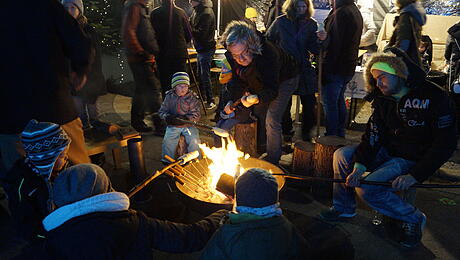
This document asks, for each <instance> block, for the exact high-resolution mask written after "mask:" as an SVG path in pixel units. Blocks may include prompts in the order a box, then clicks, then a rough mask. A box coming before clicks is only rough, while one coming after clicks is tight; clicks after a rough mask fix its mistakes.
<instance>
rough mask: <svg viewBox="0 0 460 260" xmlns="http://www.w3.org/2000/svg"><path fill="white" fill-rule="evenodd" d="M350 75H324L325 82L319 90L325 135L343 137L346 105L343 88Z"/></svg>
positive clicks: (350, 77)
mask: <svg viewBox="0 0 460 260" xmlns="http://www.w3.org/2000/svg"><path fill="white" fill-rule="evenodd" d="M352 78H353V77H352V76H347V77H345V76H340V75H332V74H327V75H325V79H326V80H325V82H326V83H325V84H324V86H323V87H322V90H321V99H322V102H323V108H324V114H325V115H326V135H336V136H341V137H345V122H346V120H347V107H346V106H345V97H344V95H343V94H344V93H345V89H346V86H347V83H348V82H349V81H350V80H351V79H352Z"/></svg>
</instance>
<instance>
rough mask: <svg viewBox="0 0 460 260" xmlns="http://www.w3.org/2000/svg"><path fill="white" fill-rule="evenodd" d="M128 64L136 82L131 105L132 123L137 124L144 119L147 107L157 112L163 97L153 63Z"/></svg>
mask: <svg viewBox="0 0 460 260" xmlns="http://www.w3.org/2000/svg"><path fill="white" fill-rule="evenodd" d="M128 64H129V67H130V69H131V72H132V73H133V77H134V82H135V84H136V89H135V91H134V97H133V100H132V107H131V124H137V123H140V122H142V121H143V120H144V114H145V111H146V110H147V108H148V109H149V110H150V111H151V112H154V113H155V112H157V111H158V109H160V106H161V103H162V101H163V99H162V96H161V92H160V86H159V82H158V79H157V77H156V75H155V72H154V71H153V70H152V63H146V62H129V63H128Z"/></svg>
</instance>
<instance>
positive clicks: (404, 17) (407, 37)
mask: <svg viewBox="0 0 460 260" xmlns="http://www.w3.org/2000/svg"><path fill="white" fill-rule="evenodd" d="M396 6H397V7H398V13H399V16H397V17H396V18H395V22H396V24H395V29H394V31H393V35H392V36H391V38H390V42H389V43H388V45H389V46H393V47H398V48H400V49H402V50H403V51H405V52H406V53H407V55H409V57H410V58H411V59H412V60H413V61H414V62H415V63H416V64H417V65H419V66H421V64H422V60H421V57H420V53H419V51H418V47H419V45H420V40H421V38H422V26H423V25H425V24H426V13H425V9H423V6H422V5H421V4H420V2H419V1H417V0H397V1H396Z"/></svg>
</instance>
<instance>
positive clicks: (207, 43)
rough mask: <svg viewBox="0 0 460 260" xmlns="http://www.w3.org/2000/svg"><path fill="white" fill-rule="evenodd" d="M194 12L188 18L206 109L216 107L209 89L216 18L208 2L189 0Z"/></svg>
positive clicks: (214, 46)
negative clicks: (206, 103) (206, 104)
mask: <svg viewBox="0 0 460 260" xmlns="http://www.w3.org/2000/svg"><path fill="white" fill-rule="evenodd" d="M190 4H191V5H192V7H193V9H194V11H193V14H192V16H191V17H190V25H191V27H192V36H193V45H194V46H195V49H196V51H197V53H198V54H197V58H198V74H199V75H200V81H201V82H200V83H201V84H200V89H201V93H205V94H206V100H207V102H208V106H207V108H208V109H212V108H214V107H215V106H216V104H215V103H214V96H213V95H212V88H211V75H210V69H211V62H212V58H213V56H214V52H215V51H216V41H215V40H214V34H215V31H216V18H215V16H214V11H213V10H212V2H211V1H210V0H190Z"/></svg>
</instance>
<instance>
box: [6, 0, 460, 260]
mask: <svg viewBox="0 0 460 260" xmlns="http://www.w3.org/2000/svg"><path fill="white" fill-rule="evenodd" d="M329 1H330V6H331V11H330V13H329V15H328V16H327V18H326V20H325V21H324V24H322V23H320V24H318V23H317V21H316V20H315V19H313V14H314V6H313V3H312V1H311V0H285V1H274V2H273V5H272V7H271V9H270V12H269V14H268V15H267V17H266V19H265V26H266V30H265V31H263V32H262V31H259V30H258V29H257V28H259V27H260V26H259V27H258V26H257V25H255V23H256V22H257V11H256V10H255V9H253V8H252V9H248V10H247V12H246V19H242V20H240V21H232V22H230V23H229V24H228V25H227V26H226V29H225V31H224V32H223V34H222V35H221V37H220V39H219V40H220V43H221V44H222V46H223V48H224V49H226V52H225V57H224V59H223V61H222V72H221V75H220V77H219V81H220V83H222V93H221V94H220V97H219V100H218V102H219V104H217V101H216V97H215V95H214V93H213V88H212V84H211V79H210V68H211V66H212V60H213V57H214V55H215V52H216V46H217V43H218V42H217V41H216V38H215V30H216V17H215V14H214V12H213V10H212V2H211V1H210V0H190V5H191V6H192V8H193V12H192V14H191V16H190V18H189V17H188V16H187V14H186V12H185V11H184V10H183V9H181V8H179V7H177V6H176V5H175V3H174V0H162V1H161V5H160V6H158V7H156V8H153V5H152V2H151V1H149V0H126V1H125V2H124V8H123V13H122V28H121V35H122V40H123V46H124V49H125V54H126V57H127V60H128V64H129V68H130V70H131V72H132V75H133V78H134V82H135V92H134V96H133V98H132V107H131V125H132V127H133V128H134V129H136V130H137V131H138V132H141V133H146V132H152V131H153V133H154V134H155V135H158V136H163V144H162V158H163V159H162V161H163V163H165V164H167V163H170V161H169V160H167V159H166V158H165V157H166V156H169V157H171V158H175V156H176V148H177V145H178V142H179V138H180V136H181V135H182V136H184V137H185V141H186V144H187V150H188V152H192V151H197V150H199V147H198V144H199V143H200V137H199V132H198V129H197V128H196V127H195V126H194V123H195V122H198V121H199V120H200V118H201V108H200V99H203V100H202V102H204V103H205V104H206V106H205V108H204V109H214V108H215V107H216V106H217V110H216V113H217V115H218V116H217V122H216V126H217V127H219V128H221V129H224V130H227V131H230V130H231V129H232V128H233V127H234V126H235V125H236V124H238V123H245V122H249V121H254V120H255V121H257V151H258V153H259V154H263V153H266V157H264V160H266V161H268V162H270V163H272V164H275V165H278V164H279V161H280V158H281V155H282V149H283V138H284V137H283V134H286V133H284V131H283V129H285V127H284V126H285V125H286V124H287V125H291V126H292V119H291V118H290V117H291V114H290V106H291V100H292V96H293V95H294V94H296V95H299V96H300V100H301V103H302V106H303V113H302V130H301V137H302V139H303V140H304V141H307V142H311V141H312V136H311V130H312V128H313V126H314V125H315V123H316V120H318V118H316V117H315V107H316V106H318V105H319V104H317V102H318V101H320V102H321V103H322V106H323V108H324V114H325V129H326V131H325V133H324V135H326V136H338V137H345V134H346V133H345V128H346V117H347V108H346V105H345V97H344V92H345V89H346V86H347V84H348V82H349V81H350V80H351V79H352V77H353V75H354V73H355V67H356V66H357V64H358V51H359V49H360V48H361V49H365V50H367V51H369V52H375V51H376V44H375V35H376V27H375V24H374V23H373V18H372V11H371V10H370V8H369V7H367V6H365V5H364V4H363V3H361V4H360V1H358V3H357V4H356V3H355V2H354V1H353V0H329ZM40 3H41V4H40V5H37V7H36V8H29V7H28V6H27V2H24V1H7V2H5V3H4V5H5V7H6V8H2V9H1V10H0V15H2V17H5V19H8V21H10V22H9V23H8V24H2V25H1V31H2V34H4V35H5V36H6V37H7V38H8V39H9V40H8V41H3V42H2V43H1V46H2V49H6V50H9V51H7V52H5V53H4V60H6V61H8V62H7V63H4V64H3V65H2V66H1V70H0V73H1V74H0V76H1V77H0V82H1V85H2V88H1V90H0V91H1V96H2V97H6V98H4V101H3V102H2V103H1V105H0V106H1V107H0V111H1V112H0V113H1V115H2V119H3V122H2V124H1V126H0V156H1V162H2V164H1V169H0V170H1V171H0V180H1V184H2V187H3V189H4V190H5V192H6V195H7V199H8V202H9V209H10V212H11V214H12V219H13V221H14V224H15V227H16V230H17V234H18V237H19V238H21V239H23V240H25V241H27V242H28V243H29V247H28V248H27V250H25V251H24V252H23V255H21V256H20V257H22V258H24V259H152V257H154V256H153V251H152V249H158V250H161V251H165V252H172V253H186V252H194V251H199V250H202V249H203V252H202V256H201V259H306V258H308V257H309V256H311V255H312V254H313V252H314V248H311V247H310V246H309V243H308V238H305V237H303V236H302V235H301V234H300V233H299V231H298V230H297V229H296V228H295V227H294V225H293V224H292V223H290V222H289V220H288V219H287V218H285V217H284V216H283V211H282V209H281V208H280V204H279V194H278V183H277V181H276V179H275V178H274V177H273V176H272V174H270V173H269V172H267V171H266V170H264V169H259V168H253V169H248V170H247V171H246V172H245V173H243V174H242V175H241V176H240V177H239V178H237V180H236V184H235V194H236V198H235V200H234V210H233V211H232V212H227V211H224V210H222V211H218V212H215V213H214V214H212V215H210V216H208V217H206V218H204V219H203V220H201V221H199V222H197V223H194V224H189V225H185V224H180V223H172V222H168V221H160V220H157V219H153V218H150V217H148V216H146V215H145V214H143V213H142V212H138V211H135V210H132V209H130V201H129V198H128V197H127V195H126V194H124V193H121V192H117V191H115V190H114V189H113V188H112V185H111V182H110V180H109V178H108V176H107V175H106V174H105V172H104V170H103V169H102V168H100V167H98V166H97V165H94V164H91V163H90V162H91V160H90V158H89V156H88V153H87V151H86V147H85V140H84V130H85V129H89V128H92V127H96V128H97V127H102V128H107V127H109V126H110V124H107V123H104V122H101V121H100V120H99V112H98V111H97V106H96V101H97V99H98V97H99V96H101V95H103V94H105V93H106V89H105V82H104V81H105V80H104V76H103V74H102V60H101V45H100V42H99V39H98V36H97V33H96V31H95V30H94V28H93V27H91V26H90V25H89V23H88V20H87V18H86V17H85V16H84V5H83V2H82V0H61V2H59V1H56V0H40ZM396 6H397V8H398V14H399V15H398V17H397V19H396V20H395V29H394V32H393V35H392V37H391V40H390V42H389V45H388V47H387V48H386V49H385V50H384V51H383V52H376V53H374V54H373V56H372V57H371V58H370V60H369V61H368V62H367V63H366V64H361V65H362V66H363V67H364V68H365V70H364V79H365V85H366V87H367V91H368V93H369V95H368V97H367V100H370V101H372V106H373V112H372V115H371V117H370V119H369V122H368V123H367V128H366V130H365V133H364V134H363V136H362V140H361V142H360V143H359V144H358V145H354V146H346V147H343V148H340V149H338V150H337V151H336V152H335V153H334V158H333V170H334V176H335V178H338V179H345V180H346V182H345V183H340V184H339V183H336V184H334V193H333V201H332V207H331V208H330V209H328V210H325V211H323V212H322V213H321V214H320V215H319V217H320V218H322V219H324V220H326V221H337V220H339V219H350V218H352V217H354V216H355V215H356V203H355V193H357V194H358V195H359V196H360V197H362V198H363V199H364V201H365V202H366V203H367V204H368V205H369V206H370V207H372V208H373V209H374V210H376V211H377V212H379V213H381V214H383V215H385V216H387V217H390V218H392V219H395V220H397V221H399V223H400V225H399V227H400V229H401V231H402V234H403V236H402V237H401V240H400V241H399V243H400V244H401V245H402V246H404V247H408V248H412V247H415V246H417V245H418V244H419V243H420V241H421V238H422V234H423V229H424V226H425V224H426V221H427V216H426V215H425V214H424V213H423V212H421V211H420V210H419V209H417V208H416V207H415V206H414V204H413V196H412V199H410V197H411V196H409V195H408V196H405V195H404V194H411V193H412V194H413V193H414V190H413V188H411V186H412V185H413V184H416V183H422V182H424V181H425V180H426V179H427V178H429V177H430V176H431V175H432V174H433V173H434V172H435V171H436V170H437V169H438V168H439V167H440V166H441V165H442V164H443V163H444V162H446V161H447V160H448V159H449V158H450V156H451V155H452V153H453V152H454V150H455V149H456V147H457V124H458V122H457V117H456V110H457V109H456V107H455V103H454V102H453V100H452V99H451V97H450V94H449V93H448V92H446V91H445V89H443V88H440V87H439V86H438V85H436V84H434V83H433V82H431V81H429V80H427V72H428V71H429V70H430V64H431V59H430V60H429V63H427V62H428V61H427V58H426V57H425V54H426V53H428V50H429V49H430V47H431V46H430V44H429V43H430V40H429V39H427V38H426V37H424V36H422V34H421V28H422V26H423V25H424V24H425V23H426V20H427V17H426V14H425V11H424V10H423V7H422V6H421V4H420V2H419V1H418V0H397V1H396ZM8 10H22V12H23V13H22V15H21V16H20V17H18V16H17V14H15V13H13V12H9V11H8ZM27 23H29V24H33V25H34V26H33V27H31V26H25V24H27ZM448 34H449V38H448V43H447V46H446V53H445V58H446V60H448V61H449V62H448V63H449V66H450V67H449V68H450V73H449V84H450V83H451V82H452V83H453V84H455V82H456V84H460V83H459V82H460V78H459V74H460V45H459V43H460V22H459V23H457V24H455V25H454V26H452V27H451V28H450V29H449V30H448ZM428 38H429V37H428ZM190 46H194V48H195V49H196V52H197V68H198V78H199V83H200V84H199V86H198V87H199V89H200V90H201V91H200V93H201V94H202V96H198V95H197V94H195V93H194V92H193V91H192V90H191V83H190V76H189V74H188V73H187V66H186V65H187V59H189V58H190V57H189V53H188V50H187V48H188V47H190ZM37 50H39V51H37ZM430 55H431V54H430ZM427 64H428V65H427ZM319 68H321V69H319ZM318 71H321V72H322V73H318ZM192 73H193V72H192ZM319 86H321V89H318V87H319ZM449 87H450V85H449ZM318 91H320V92H321V93H320V94H321V95H320V97H321V100H317V99H316V97H315V93H317V92H318ZM459 92H460V91H459ZM147 111H149V112H152V113H153V114H152V117H151V120H152V124H153V126H154V129H152V128H151V127H149V126H148V125H147V124H146V122H145V115H146V112H147ZM286 122H287V123H286ZM287 128H288V129H289V127H287ZM215 141H216V142H215V145H216V146H220V145H221V144H220V138H216V140H215ZM363 179H364V180H371V181H385V182H391V183H392V186H391V187H384V186H372V185H360V180H363ZM396 191H403V195H402V196H401V195H400V194H397V193H396ZM208 241H209V242H208Z"/></svg>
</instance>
